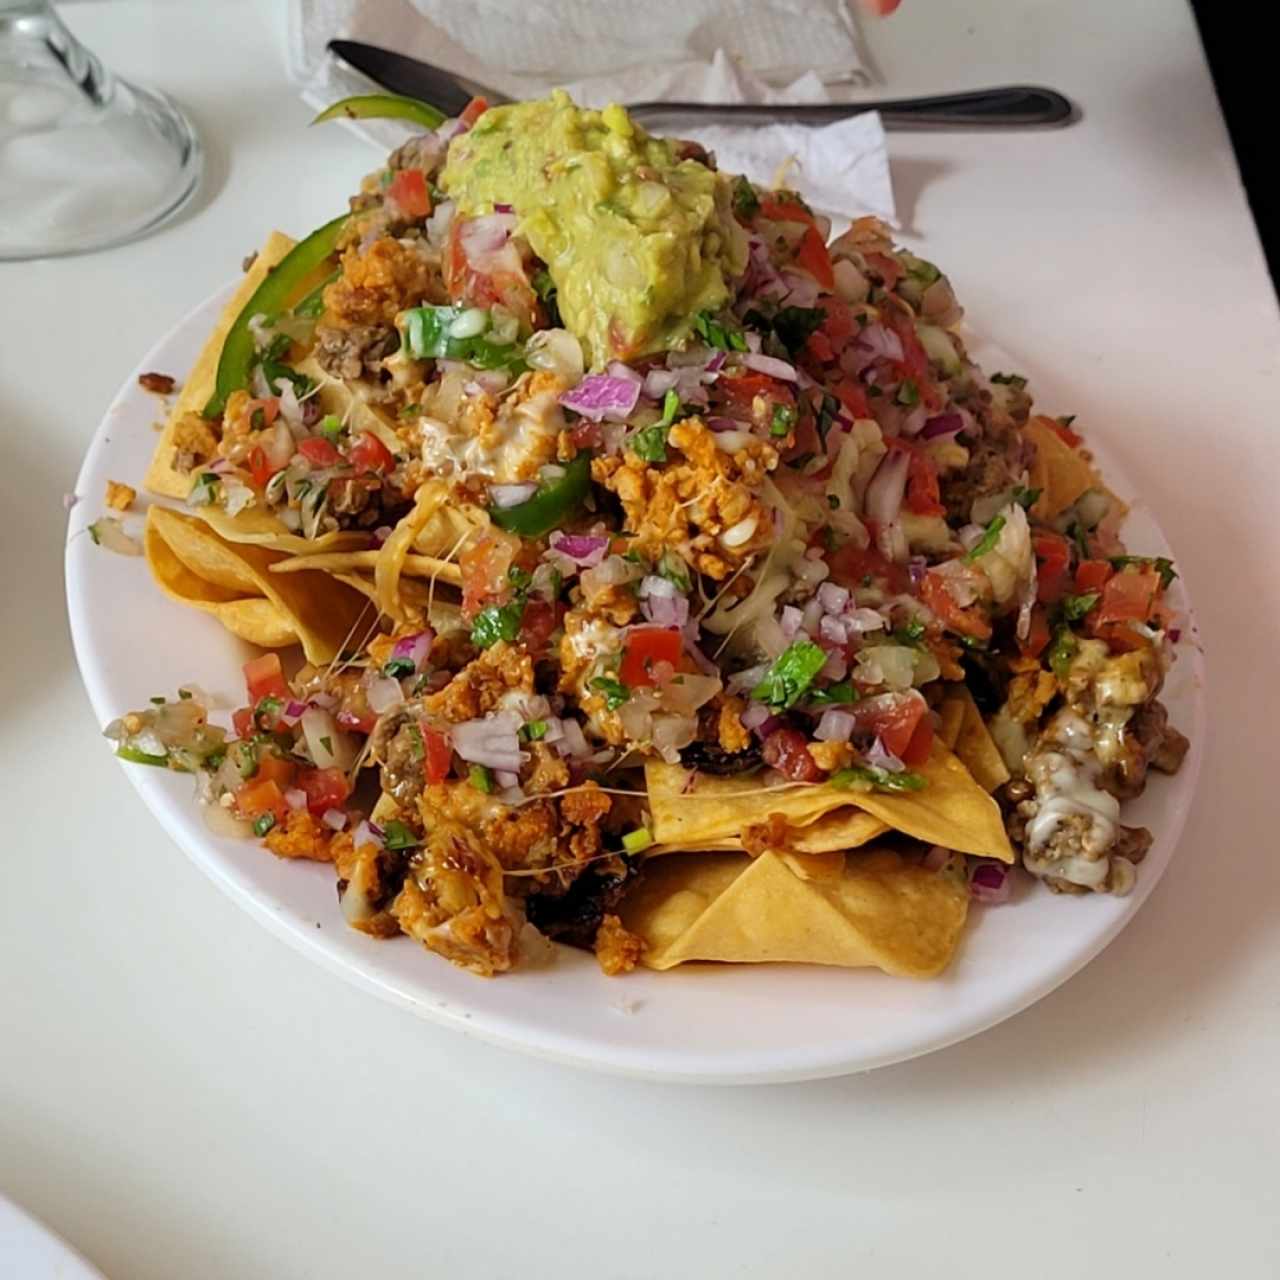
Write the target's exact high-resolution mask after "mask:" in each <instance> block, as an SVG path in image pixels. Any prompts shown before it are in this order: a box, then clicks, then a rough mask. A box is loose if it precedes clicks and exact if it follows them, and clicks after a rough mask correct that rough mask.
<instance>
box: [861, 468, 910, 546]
mask: <svg viewBox="0 0 1280 1280" xmlns="http://www.w3.org/2000/svg"><path fill="white" fill-rule="evenodd" d="M910 465H911V456H910V454H908V453H906V452H905V451H904V450H902V449H893V450H891V451H890V452H889V453H886V454H885V456H884V457H883V458H882V459H881V460H880V465H879V466H878V467H877V468H876V473H875V475H874V476H872V477H871V483H870V484H869V485H867V495H866V499H865V508H866V513H867V516H868V518H869V519H872V520H874V521H875V522H876V523H877V524H878V525H880V526H881V527H882V528H883V527H884V526H885V525H887V524H892V523H893V521H895V520H896V519H897V518H898V512H899V510H900V509H901V507H902V495H903V493H904V492H905V491H906V487H907V470H908V468H909V467H910Z"/></svg>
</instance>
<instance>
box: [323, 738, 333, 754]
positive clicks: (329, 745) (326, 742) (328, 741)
mask: <svg viewBox="0 0 1280 1280" xmlns="http://www.w3.org/2000/svg"><path fill="white" fill-rule="evenodd" d="M320 745H321V746H322V747H323V748H324V749H325V751H327V752H328V753H329V755H333V739H332V738H331V737H329V735H328V734H327V733H326V734H325V735H324V737H322V738H321V739H320Z"/></svg>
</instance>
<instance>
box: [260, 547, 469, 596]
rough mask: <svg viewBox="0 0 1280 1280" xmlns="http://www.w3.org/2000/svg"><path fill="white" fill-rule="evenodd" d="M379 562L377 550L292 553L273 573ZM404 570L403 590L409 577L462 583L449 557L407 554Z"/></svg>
mask: <svg viewBox="0 0 1280 1280" xmlns="http://www.w3.org/2000/svg"><path fill="white" fill-rule="evenodd" d="M377 563H378V553H377V552H376V551H333V552H328V553H323V554H321V555H315V556H290V557H289V558H288V559H287V560H281V561H279V562H278V563H276V564H274V565H272V567H271V572H272V573H297V572H298V571H299V570H307V569H323V570H324V571H325V572H326V573H339V574H341V573H358V572H360V571H361V570H365V569H368V570H372V569H373V568H374V567H375V566H376V565H377ZM400 572H401V575H402V577H401V582H400V586H401V589H402V590H404V588H405V587H406V586H407V583H406V582H405V579H406V578H438V579H439V580H440V581H441V582H447V583H448V584H449V585H450V586H451V587H460V586H462V570H461V569H460V568H458V566H457V565H456V564H451V563H450V562H449V561H448V560H437V559H436V558H435V557H434V556H419V555H413V554H410V555H407V556H405V558H404V564H403V567H402V568H401V570H400Z"/></svg>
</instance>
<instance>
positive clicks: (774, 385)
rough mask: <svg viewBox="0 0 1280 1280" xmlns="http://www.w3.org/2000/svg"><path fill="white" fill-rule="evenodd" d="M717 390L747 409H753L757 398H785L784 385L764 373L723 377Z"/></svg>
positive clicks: (717, 385) (718, 383)
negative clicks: (753, 403) (752, 406)
mask: <svg viewBox="0 0 1280 1280" xmlns="http://www.w3.org/2000/svg"><path fill="white" fill-rule="evenodd" d="M716 389H717V390H719V391H722V392H724V394H725V395H726V396H728V398H729V400H730V401H731V402H732V403H733V404H735V405H739V406H741V407H743V408H747V409H749V408H750V407H751V404H752V402H753V401H754V400H755V398H756V396H764V397H765V398H766V399H770V398H781V397H782V396H783V387H782V383H780V382H778V381H777V379H775V378H771V377H769V376H768V374H764V373H742V374H737V375H735V376H734V377H729V376H727V375H726V376H722V377H721V378H720V380H719V381H718V382H717V383H716Z"/></svg>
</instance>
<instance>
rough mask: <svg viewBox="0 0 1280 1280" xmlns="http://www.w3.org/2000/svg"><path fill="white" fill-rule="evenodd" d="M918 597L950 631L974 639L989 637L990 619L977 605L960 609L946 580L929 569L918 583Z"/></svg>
mask: <svg viewBox="0 0 1280 1280" xmlns="http://www.w3.org/2000/svg"><path fill="white" fill-rule="evenodd" d="M920 599H921V600H923V601H924V602H925V604H926V605H928V607H929V608H930V609H931V610H932V611H933V612H934V613H935V614H936V615H937V618H938V621H939V622H941V623H942V625H943V626H944V627H946V628H947V629H948V630H950V631H954V632H956V633H957V634H959V635H962V636H973V638H974V639H975V640H987V639H990V637H991V620H990V619H989V618H988V617H987V616H986V614H985V613H983V611H982V609H981V608H980V607H979V606H978V605H970V606H969V607H968V608H967V609H962V608H961V607H960V606H959V605H958V604H957V603H956V602H955V600H954V599H953V598H952V596H951V592H950V591H948V590H947V584H946V580H945V579H944V578H943V577H942V575H941V574H939V573H934V572H933V571H932V570H930V571H929V572H928V573H926V574H925V575H924V581H923V582H922V583H921V584H920Z"/></svg>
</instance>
